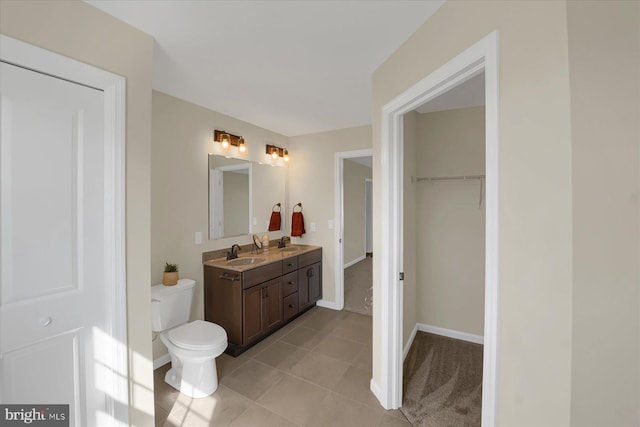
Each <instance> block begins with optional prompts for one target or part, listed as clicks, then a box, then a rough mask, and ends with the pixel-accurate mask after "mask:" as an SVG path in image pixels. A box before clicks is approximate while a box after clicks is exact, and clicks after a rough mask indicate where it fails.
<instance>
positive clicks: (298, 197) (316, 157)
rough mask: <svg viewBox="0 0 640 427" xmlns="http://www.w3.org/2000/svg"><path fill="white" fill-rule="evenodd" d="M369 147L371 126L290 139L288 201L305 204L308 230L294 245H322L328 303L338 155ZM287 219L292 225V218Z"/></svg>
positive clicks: (332, 277)
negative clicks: (312, 224) (331, 222)
mask: <svg viewBox="0 0 640 427" xmlns="http://www.w3.org/2000/svg"><path fill="white" fill-rule="evenodd" d="M368 148H371V127H370V126H361V127H355V128H349V129H340V130H335V131H330V132H321V133H316V134H310V135H302V136H295V137H292V138H291V154H292V156H291V164H290V165H289V201H290V205H291V206H293V205H294V204H296V203H298V202H302V207H303V214H304V220H305V228H306V231H307V233H306V234H304V235H303V236H302V238H297V237H294V238H293V239H292V240H293V242H294V243H302V244H312V245H320V246H322V250H323V253H322V282H323V286H322V299H323V301H325V302H327V303H329V304H332V303H335V301H336V296H335V241H334V240H335V239H334V230H331V229H329V227H328V221H329V220H332V221H333V220H335V218H334V217H335V206H334V205H335V203H334V202H335V199H334V188H335V182H334V181H335V179H334V175H335V170H334V168H335V167H334V164H335V153H337V152H342V151H351V150H362V149H368ZM375 187H376V186H375V181H374V188H375ZM288 215H291V212H289V214H288ZM288 219H289V221H288V223H289V224H290V223H291V221H290V219H291V218H290V217H289V218H288ZM312 222H315V223H316V227H317V229H316V231H315V232H312V231H311V223H312ZM289 232H290V229H289V230H288V231H287V233H289ZM374 250H375V245H374Z"/></svg>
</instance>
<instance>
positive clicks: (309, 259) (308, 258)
mask: <svg viewBox="0 0 640 427" xmlns="http://www.w3.org/2000/svg"><path fill="white" fill-rule="evenodd" d="M320 261H322V249H317V250H315V251H313V252H308V253H306V254H302V255H298V268H302V267H306V266H307V265H311V264H315V263H316V262H320Z"/></svg>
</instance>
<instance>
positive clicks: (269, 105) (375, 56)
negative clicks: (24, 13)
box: [86, 0, 444, 136]
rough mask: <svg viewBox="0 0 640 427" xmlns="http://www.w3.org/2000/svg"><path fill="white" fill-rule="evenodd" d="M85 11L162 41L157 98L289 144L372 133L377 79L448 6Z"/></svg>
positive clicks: (307, 4)
mask: <svg viewBox="0 0 640 427" xmlns="http://www.w3.org/2000/svg"><path fill="white" fill-rule="evenodd" d="M86 1H87V2H88V3H90V4H92V5H94V6H96V7H97V8H99V9H101V10H103V11H105V12H107V13H109V14H111V15H113V16H114V17H116V18H118V19H120V20H122V21H125V22H127V23H128V24H130V25H132V26H134V27H136V28H138V29H140V30H142V31H144V32H146V33H148V34H150V35H152V36H153V37H154V39H155V43H154V57H153V88H154V89H156V90H159V91H161V92H164V93H167V94H169V95H173V96H175V97H178V98H181V99H184V100H186V101H189V102H192V103H194V104H198V105H201V106H203V107H207V108H209V109H212V110H214V111H218V112H221V113H224V114H227V115H230V116H233V117H235V118H238V119H241V120H245V121H247V122H249V123H252V124H254V125H257V126H261V127H264V128H266V129H269V130H272V131H275V132H278V133H281V134H284V135H287V136H295V135H302V134H307V133H313V132H320V131H325V130H333V129H340V128H346V127H353V126H359V125H366V124H370V123H371V75H372V73H373V72H374V71H375V69H376V68H377V67H378V66H379V65H381V64H382V63H383V62H384V61H385V60H386V59H387V58H388V57H389V56H390V55H391V54H392V53H393V52H394V51H395V50H396V49H397V48H398V47H399V46H400V45H401V44H402V43H403V42H404V41H406V40H407V38H408V37H409V36H410V35H411V34H412V33H413V32H414V31H415V30H416V29H417V28H418V27H419V26H420V25H421V24H422V23H424V22H425V21H426V20H427V19H428V18H429V17H430V16H431V15H432V14H433V13H434V12H435V11H436V10H437V9H438V8H439V7H440V6H441V5H442V4H443V3H444V0H422V1H401V0H398V1H364V0H351V1H302V0H298V1H267V0H262V1H172V0H141V1H139V0H129V1H113V0H106V1H105V0H86ZM212 125H213V124H212Z"/></svg>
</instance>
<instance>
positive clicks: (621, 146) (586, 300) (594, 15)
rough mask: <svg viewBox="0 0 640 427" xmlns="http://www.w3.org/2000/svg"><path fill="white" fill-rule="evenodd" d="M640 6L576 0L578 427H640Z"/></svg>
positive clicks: (574, 408) (574, 403) (572, 24)
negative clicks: (639, 224) (639, 157)
mask: <svg viewBox="0 0 640 427" xmlns="http://www.w3.org/2000/svg"><path fill="white" fill-rule="evenodd" d="M639 5H640V3H638V2H612V1H606V2H600V1H592V2H568V4H567V11H568V22H569V60H570V76H571V123H572V132H573V275H574V284H573V307H572V308H573V357H572V371H571V372H572V395H571V425H573V426H576V427H578V426H580V427H589V426H594V427H595V426H603V425H609V426H637V425H640V414H639V412H638V411H639V408H640V401H639V399H640V394H639V391H638V387H640V377H639V364H640V352H639V347H638V346H639V342H638V341H639V339H640V330H639V326H638V321H639V317H638V298H639V295H640V292H639V290H638V284H639V282H640V278H639V272H638V265H640V263H639V256H640V250H639V247H638V245H639V237H638V233H639V230H640V228H639V226H638V221H639V218H640V209H639V207H638V196H639V194H640V185H639V183H638V180H639V178H640V174H639V171H638V169H639V166H638V155H639V154H640V150H639V144H640V10H639Z"/></svg>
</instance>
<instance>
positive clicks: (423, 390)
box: [400, 72, 485, 426]
mask: <svg viewBox="0 0 640 427" xmlns="http://www.w3.org/2000/svg"><path fill="white" fill-rule="evenodd" d="M484 80H485V75H484V73H483V72H481V73H479V74H478V75H476V76H474V77H471V78H470V79H469V80H467V81H465V82H463V83H461V84H460V85H458V86H456V87H454V88H451V89H450V90H448V91H447V92H445V93H443V94H441V95H440V96H438V97H437V98H434V99H432V100H430V101H428V102H427V103H425V104H422V105H421V106H419V107H417V108H416V109H414V110H413V111H410V112H408V113H406V114H405V115H404V117H403V132H404V135H403V147H404V159H403V163H404V165H403V166H404V175H405V180H404V185H403V187H404V188H403V199H404V201H403V224H404V230H405V231H404V238H403V246H404V248H403V253H404V254H405V255H404V273H405V280H404V286H403V300H404V311H403V324H404V333H403V340H404V348H403V356H404V363H403V400H402V407H401V408H400V410H401V411H402V412H403V413H404V414H405V416H406V417H407V419H408V420H409V421H410V422H411V423H412V425H415V426H422V425H434V424H438V423H443V424H446V425H468V426H480V419H481V402H482V351H483V348H482V344H483V335H484V331H483V330H484V279H485V274H484V265H485V203H484V184H485V100H484V98H485V93H484Z"/></svg>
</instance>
